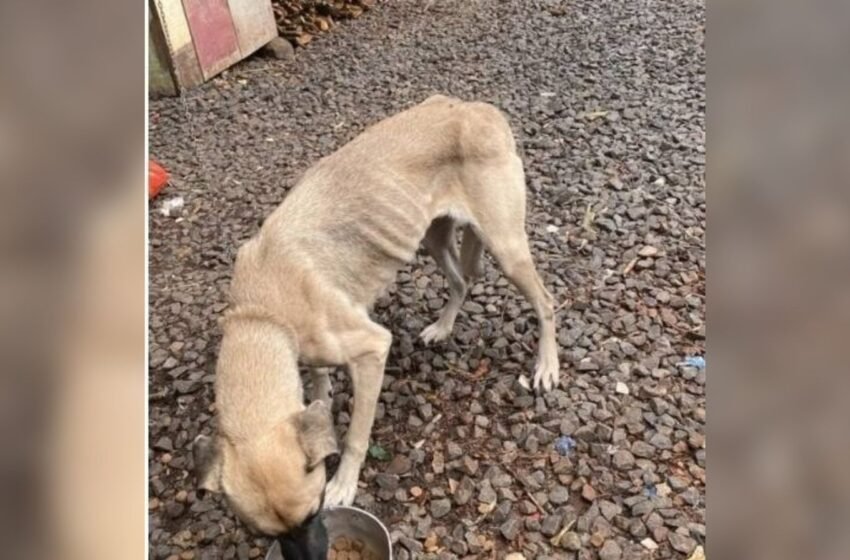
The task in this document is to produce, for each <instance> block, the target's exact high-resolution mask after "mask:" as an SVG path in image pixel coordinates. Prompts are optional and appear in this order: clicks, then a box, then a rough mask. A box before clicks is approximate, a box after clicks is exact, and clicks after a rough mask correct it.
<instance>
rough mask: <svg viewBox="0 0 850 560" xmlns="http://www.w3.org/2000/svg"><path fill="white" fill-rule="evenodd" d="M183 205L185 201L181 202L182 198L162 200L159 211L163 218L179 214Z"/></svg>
mask: <svg viewBox="0 0 850 560" xmlns="http://www.w3.org/2000/svg"><path fill="white" fill-rule="evenodd" d="M185 203H186V201H185V200H183V197H182V196H175V197H174V198H169V199H168V200H164V201H163V202H162V206H160V207H159V211H160V213H161V214H162V215H163V216H171V215H172V214H175V213H177V212H179V211H180V210H181V209H182V208H183V205H184V204H185Z"/></svg>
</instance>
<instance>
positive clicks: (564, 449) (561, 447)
mask: <svg viewBox="0 0 850 560" xmlns="http://www.w3.org/2000/svg"><path fill="white" fill-rule="evenodd" d="M575 448H576V440H574V439H573V438H571V437H570V436H561V437H559V438H558V439H556V440H555V451H557V452H558V455H560V456H561V457H566V456H567V455H569V454H570V453H571V452H572V450H573V449H575Z"/></svg>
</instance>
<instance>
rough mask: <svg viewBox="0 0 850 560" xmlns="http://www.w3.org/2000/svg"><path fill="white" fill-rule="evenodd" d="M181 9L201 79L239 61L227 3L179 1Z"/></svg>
mask: <svg viewBox="0 0 850 560" xmlns="http://www.w3.org/2000/svg"><path fill="white" fill-rule="evenodd" d="M183 9H184V10H185V12H186V19H187V20H188V21H189V31H190V32H191V33H192V42H193V44H194V45H195V53H196V54H197V55H198V62H199V63H200V65H201V72H203V74H204V78H205V79H207V80H208V79H210V78H212V77H213V76H215V75H216V74H218V73H219V72H221V71H222V70H224V69H225V68H227V67H229V66H230V65H232V64H233V63H235V62H237V61H238V60H240V59H241V56H240V52H239V42H238V40H237V38H236V29H235V28H234V26H233V19H232V18H231V16H230V9H229V7H228V5H227V0H183Z"/></svg>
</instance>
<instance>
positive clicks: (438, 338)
mask: <svg viewBox="0 0 850 560" xmlns="http://www.w3.org/2000/svg"><path fill="white" fill-rule="evenodd" d="M451 333H452V327H451V326H446V325H442V324H440V322H439V321H437V322H436V323H434V324H433V325H429V326H427V327H425V328H424V329H422V332H421V333H420V334H419V338H421V339H422V341H423V342H424V343H425V344H431V343H433V342H442V341H444V340H445V339H447V338H448V337H449V335H450V334H451Z"/></svg>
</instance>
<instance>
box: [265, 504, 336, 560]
mask: <svg viewBox="0 0 850 560" xmlns="http://www.w3.org/2000/svg"><path fill="white" fill-rule="evenodd" d="M277 541H278V543H279V544H280V551H281V552H282V553H283V557H284V558H286V560H325V559H326V558H327V556H328V532H327V529H325V523H324V520H323V519H322V513H321V510H320V511H318V512H317V513H315V514H314V515H312V516H310V517H309V518H307V519H306V520H305V521H304V523H302V524H301V525H299V526H298V527H295V528H294V529H292V530H291V531H289V532H288V533H286V534H283V535H280V536H278V537H277Z"/></svg>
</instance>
